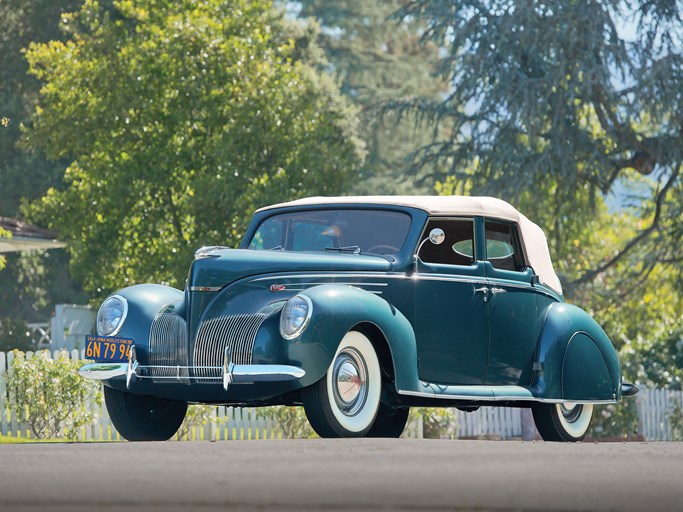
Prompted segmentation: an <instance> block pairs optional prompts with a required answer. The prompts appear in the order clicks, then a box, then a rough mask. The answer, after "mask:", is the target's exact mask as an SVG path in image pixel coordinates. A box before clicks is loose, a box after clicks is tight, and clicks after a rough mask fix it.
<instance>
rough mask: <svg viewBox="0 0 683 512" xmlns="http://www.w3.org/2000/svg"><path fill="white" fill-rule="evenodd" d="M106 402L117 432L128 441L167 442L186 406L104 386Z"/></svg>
mask: <svg viewBox="0 0 683 512" xmlns="http://www.w3.org/2000/svg"><path fill="white" fill-rule="evenodd" d="M104 403H105V404H107V412H109V417H110V418H111V422H112V423H113V424H114V427H115V428H116V430H117V431H118V432H119V434H121V435H122V436H123V437H124V438H125V439H127V440H128V441H166V440H168V439H170V438H171V437H172V436H173V434H175V433H176V432H177V431H178V428H179V427H180V424H181V423H182V422H183V420H184V419H185V413H186V412H187V403H185V402H175V401H173V400H163V399H161V398H154V397H151V396H142V395H134V394H132V393H126V392H124V391H119V390H118V389H113V388H109V387H107V386H105V387H104Z"/></svg>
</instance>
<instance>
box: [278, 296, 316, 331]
mask: <svg viewBox="0 0 683 512" xmlns="http://www.w3.org/2000/svg"><path fill="white" fill-rule="evenodd" d="M295 308H298V309H299V312H298V315H297V317H298V318H299V320H298V321H296V322H292V316H293V315H292V313H294V312H295ZM312 315H313V303H312V302H311V299H309V298H308V297H307V296H306V295H295V296H294V297H292V298H291V299H289V300H288V301H287V302H286V303H285V305H284V306H283V307H282V311H281V312H280V336H282V337H283V338H284V339H286V340H293V339H294V338H297V337H298V336H300V335H301V333H302V332H304V330H306V327H308V324H309V322H310V321H311V316H312Z"/></svg>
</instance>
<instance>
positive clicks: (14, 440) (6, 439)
mask: <svg viewBox="0 0 683 512" xmlns="http://www.w3.org/2000/svg"><path fill="white" fill-rule="evenodd" d="M122 441H123V440H118V439H88V440H85V441H69V440H68V439H59V438H50V439H33V438H30V437H15V436H3V435H2V434H0V445H1V444H26V443H34V444H35V443H74V442H76V443H120V442H122Z"/></svg>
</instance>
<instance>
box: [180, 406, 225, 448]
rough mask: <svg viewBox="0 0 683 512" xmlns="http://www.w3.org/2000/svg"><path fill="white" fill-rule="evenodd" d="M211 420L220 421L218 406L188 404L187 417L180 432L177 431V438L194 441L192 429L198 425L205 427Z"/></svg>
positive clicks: (213, 421)
mask: <svg viewBox="0 0 683 512" xmlns="http://www.w3.org/2000/svg"><path fill="white" fill-rule="evenodd" d="M226 420H227V418H226ZM209 422H212V423H217V422H218V414H217V407H216V406H215V405H206V404H190V405H188V407H187V414H186V415H185V419H184V420H183V423H182V425H180V428H179V429H178V432H176V439H177V440H178V441H192V431H193V430H194V429H195V428H196V427H205V426H206V425H207V424H208V423H209Z"/></svg>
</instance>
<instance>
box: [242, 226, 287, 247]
mask: <svg viewBox="0 0 683 512" xmlns="http://www.w3.org/2000/svg"><path fill="white" fill-rule="evenodd" d="M283 224H284V222H282V221H279V220H275V219H268V220H267V221H265V222H264V223H263V224H261V226H259V228H258V231H256V233H255V234H254V238H252V239H251V242H250V243H249V249H260V250H264V249H265V250H268V249H273V248H275V247H281V246H282V244H283V243H284V242H283V238H282V234H283V233H282V231H283Z"/></svg>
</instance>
